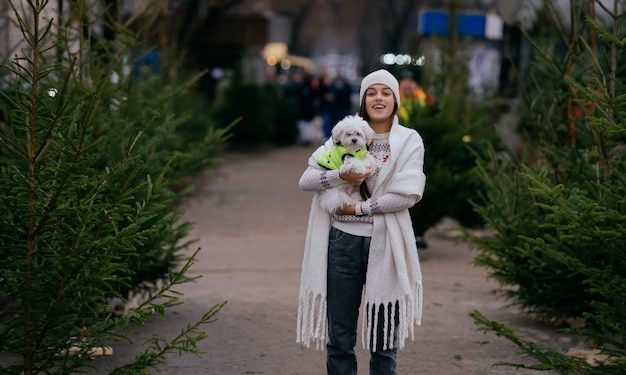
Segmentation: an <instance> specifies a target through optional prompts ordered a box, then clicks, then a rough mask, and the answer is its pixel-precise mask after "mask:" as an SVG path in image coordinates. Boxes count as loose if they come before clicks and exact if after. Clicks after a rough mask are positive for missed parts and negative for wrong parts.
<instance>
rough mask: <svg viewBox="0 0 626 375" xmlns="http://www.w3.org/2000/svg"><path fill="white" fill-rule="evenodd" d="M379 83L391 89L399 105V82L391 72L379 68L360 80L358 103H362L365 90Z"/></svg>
mask: <svg viewBox="0 0 626 375" xmlns="http://www.w3.org/2000/svg"><path fill="white" fill-rule="evenodd" d="M377 83H380V84H382V85H385V86H387V87H389V88H390V89H391V91H392V92H393V95H394V96H395V99H396V104H397V105H398V107H399V106H400V84H399V83H398V80H397V79H396V77H394V76H393V74H391V73H389V72H388V71H386V70H385V69H380V70H377V71H375V72H372V73H370V74H368V75H366V76H365V77H364V78H363V80H362V81H361V91H360V92H359V103H363V95H365V91H367V89H368V88H369V87H370V86H371V85H375V84H377Z"/></svg>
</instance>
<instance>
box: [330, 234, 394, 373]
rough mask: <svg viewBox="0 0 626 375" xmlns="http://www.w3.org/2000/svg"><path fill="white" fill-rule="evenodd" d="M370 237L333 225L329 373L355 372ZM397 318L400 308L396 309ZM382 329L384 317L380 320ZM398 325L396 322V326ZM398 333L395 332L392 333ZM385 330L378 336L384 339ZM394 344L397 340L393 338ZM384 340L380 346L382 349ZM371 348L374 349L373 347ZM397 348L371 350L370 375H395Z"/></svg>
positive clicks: (331, 235)
mask: <svg viewBox="0 0 626 375" xmlns="http://www.w3.org/2000/svg"><path fill="white" fill-rule="evenodd" d="M369 247H370V237H360V236H353V235H351V234H348V233H345V232H342V231H340V230H338V229H335V228H331V231H330V238H329V244H328V274H327V278H328V285H327V303H328V334H329V338H330V340H329V342H328V344H327V345H326V368H327V370H328V375H356V374H357V359H356V353H355V351H354V347H355V345H356V339H357V325H358V320H359V307H360V305H361V294H362V291H363V286H364V285H365V277H366V271H367V260H368V256H369ZM396 320H397V310H396ZM379 321H381V322H380V324H379V327H378V328H379V332H381V331H382V323H383V322H382V319H379ZM395 326H396V327H397V326H398V325H397V324H396V325H395ZM392 334H394V336H397V335H395V333H392ZM382 336H383V335H382V332H381V333H380V334H378V337H379V338H380V340H381V341H382ZM394 343H395V340H394ZM381 346H382V343H381V342H379V343H377V348H378V349H382V347H381ZM370 349H371V348H370ZM396 355H397V347H396V346H395V345H394V348H393V349H390V350H376V351H371V356H370V375H395V374H396Z"/></svg>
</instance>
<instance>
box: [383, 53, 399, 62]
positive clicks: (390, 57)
mask: <svg viewBox="0 0 626 375" xmlns="http://www.w3.org/2000/svg"><path fill="white" fill-rule="evenodd" d="M395 61H396V56H395V55H394V54H393V53H387V54H384V55H383V57H382V62H383V64H386V65H393V63H394V62H395Z"/></svg>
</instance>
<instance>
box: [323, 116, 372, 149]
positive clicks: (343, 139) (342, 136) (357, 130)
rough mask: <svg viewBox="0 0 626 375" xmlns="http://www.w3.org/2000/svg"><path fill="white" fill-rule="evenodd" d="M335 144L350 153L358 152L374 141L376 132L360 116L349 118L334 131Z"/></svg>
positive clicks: (340, 122) (338, 124) (341, 122)
mask: <svg viewBox="0 0 626 375" xmlns="http://www.w3.org/2000/svg"><path fill="white" fill-rule="evenodd" d="M332 136H333V142H335V143H336V144H340V145H342V146H344V147H345V148H347V149H348V150H350V151H358V150H360V149H362V148H363V146H366V145H369V144H370V143H371V142H372V139H374V130H372V128H371V127H370V126H369V124H368V123H367V121H365V120H363V119H362V118H361V117H359V116H347V117H346V118H344V119H343V120H341V121H339V122H338V123H337V125H335V126H334V127H333V130H332Z"/></svg>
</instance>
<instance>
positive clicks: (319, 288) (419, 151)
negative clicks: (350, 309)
mask: <svg viewBox="0 0 626 375" xmlns="http://www.w3.org/2000/svg"><path fill="white" fill-rule="evenodd" d="M389 143H390V147H391V155H390V159H389V160H388V161H387V162H386V163H384V164H383V166H382V168H381V171H380V173H379V175H378V177H377V179H376V186H374V188H373V189H372V197H374V198H375V197H377V196H381V195H383V194H386V193H397V194H402V195H417V196H419V198H420V199H421V196H422V194H423V192H424V185H425V182H426V177H425V175H424V173H423V153H424V144H423V141H422V138H421V137H420V136H419V134H418V133H417V132H416V131H415V130H412V129H408V128H406V127H403V126H401V125H399V124H398V123H397V118H396V119H395V121H394V124H393V126H392V127H391V131H390V134H389ZM329 147H332V143H330V142H328V143H327V144H325V145H323V146H321V147H320V148H319V149H318V150H317V151H316V152H315V153H314V154H313V157H311V158H310V161H309V165H313V166H316V163H315V159H316V156H317V155H316V154H317V153H319V152H323V151H324V149H327V148H329ZM311 160H312V161H311ZM316 168H319V166H316ZM319 198H320V194H319V193H318V192H316V193H315V194H314V196H313V201H312V204H311V212H310V214H309V224H308V228H307V235H306V241H305V247H304V257H303V260H302V275H301V280H300V296H299V306H298V320H297V338H296V341H297V342H298V343H300V344H302V345H304V346H306V347H310V346H311V343H315V346H316V349H321V350H323V349H324V348H325V345H326V343H327V342H328V327H327V316H326V312H327V307H326V269H327V260H328V234H329V230H330V226H331V223H332V221H331V219H332V218H331V216H330V214H328V212H326V211H324V210H322V209H321V208H320V206H319V204H318V200H319ZM382 215H383V218H382V220H381V219H379V218H378V216H379V215H378V214H375V215H374V224H373V225H374V227H373V232H372V238H371V243H370V252H369V261H368V269H367V278H366V283H365V289H364V303H365V307H364V310H363V311H364V312H365V313H364V314H363V317H362V327H361V339H362V342H363V347H364V348H374V350H375V348H376V345H372V343H376V340H377V338H376V337H375V335H376V332H377V330H375V329H374V330H372V327H377V326H378V318H379V310H383V311H384V314H383V316H384V337H385V342H384V348H385V349H387V348H390V347H392V346H393V342H387V338H388V337H389V336H390V335H389V332H393V331H394V329H395V328H396V327H394V326H393V324H394V319H393V316H389V314H390V313H391V314H393V313H394V311H393V310H394V309H391V311H390V310H389V309H388V308H383V309H381V307H383V306H385V307H386V306H389V304H391V305H392V306H395V305H396V304H397V306H398V313H399V317H400V319H399V327H397V328H398V337H397V339H398V341H397V344H398V347H399V348H400V349H402V348H403V347H404V342H405V340H406V339H407V337H410V338H411V340H413V339H414V327H415V325H420V324H421V319H422V298H423V297H422V273H421V270H420V263H419V258H418V256H417V246H416V244H415V235H414V233H413V228H412V226H411V218H410V216H409V211H408V209H407V210H402V211H398V212H392V213H385V214H382ZM372 332H373V333H374V337H372ZM391 336H392V337H393V335H391Z"/></svg>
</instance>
